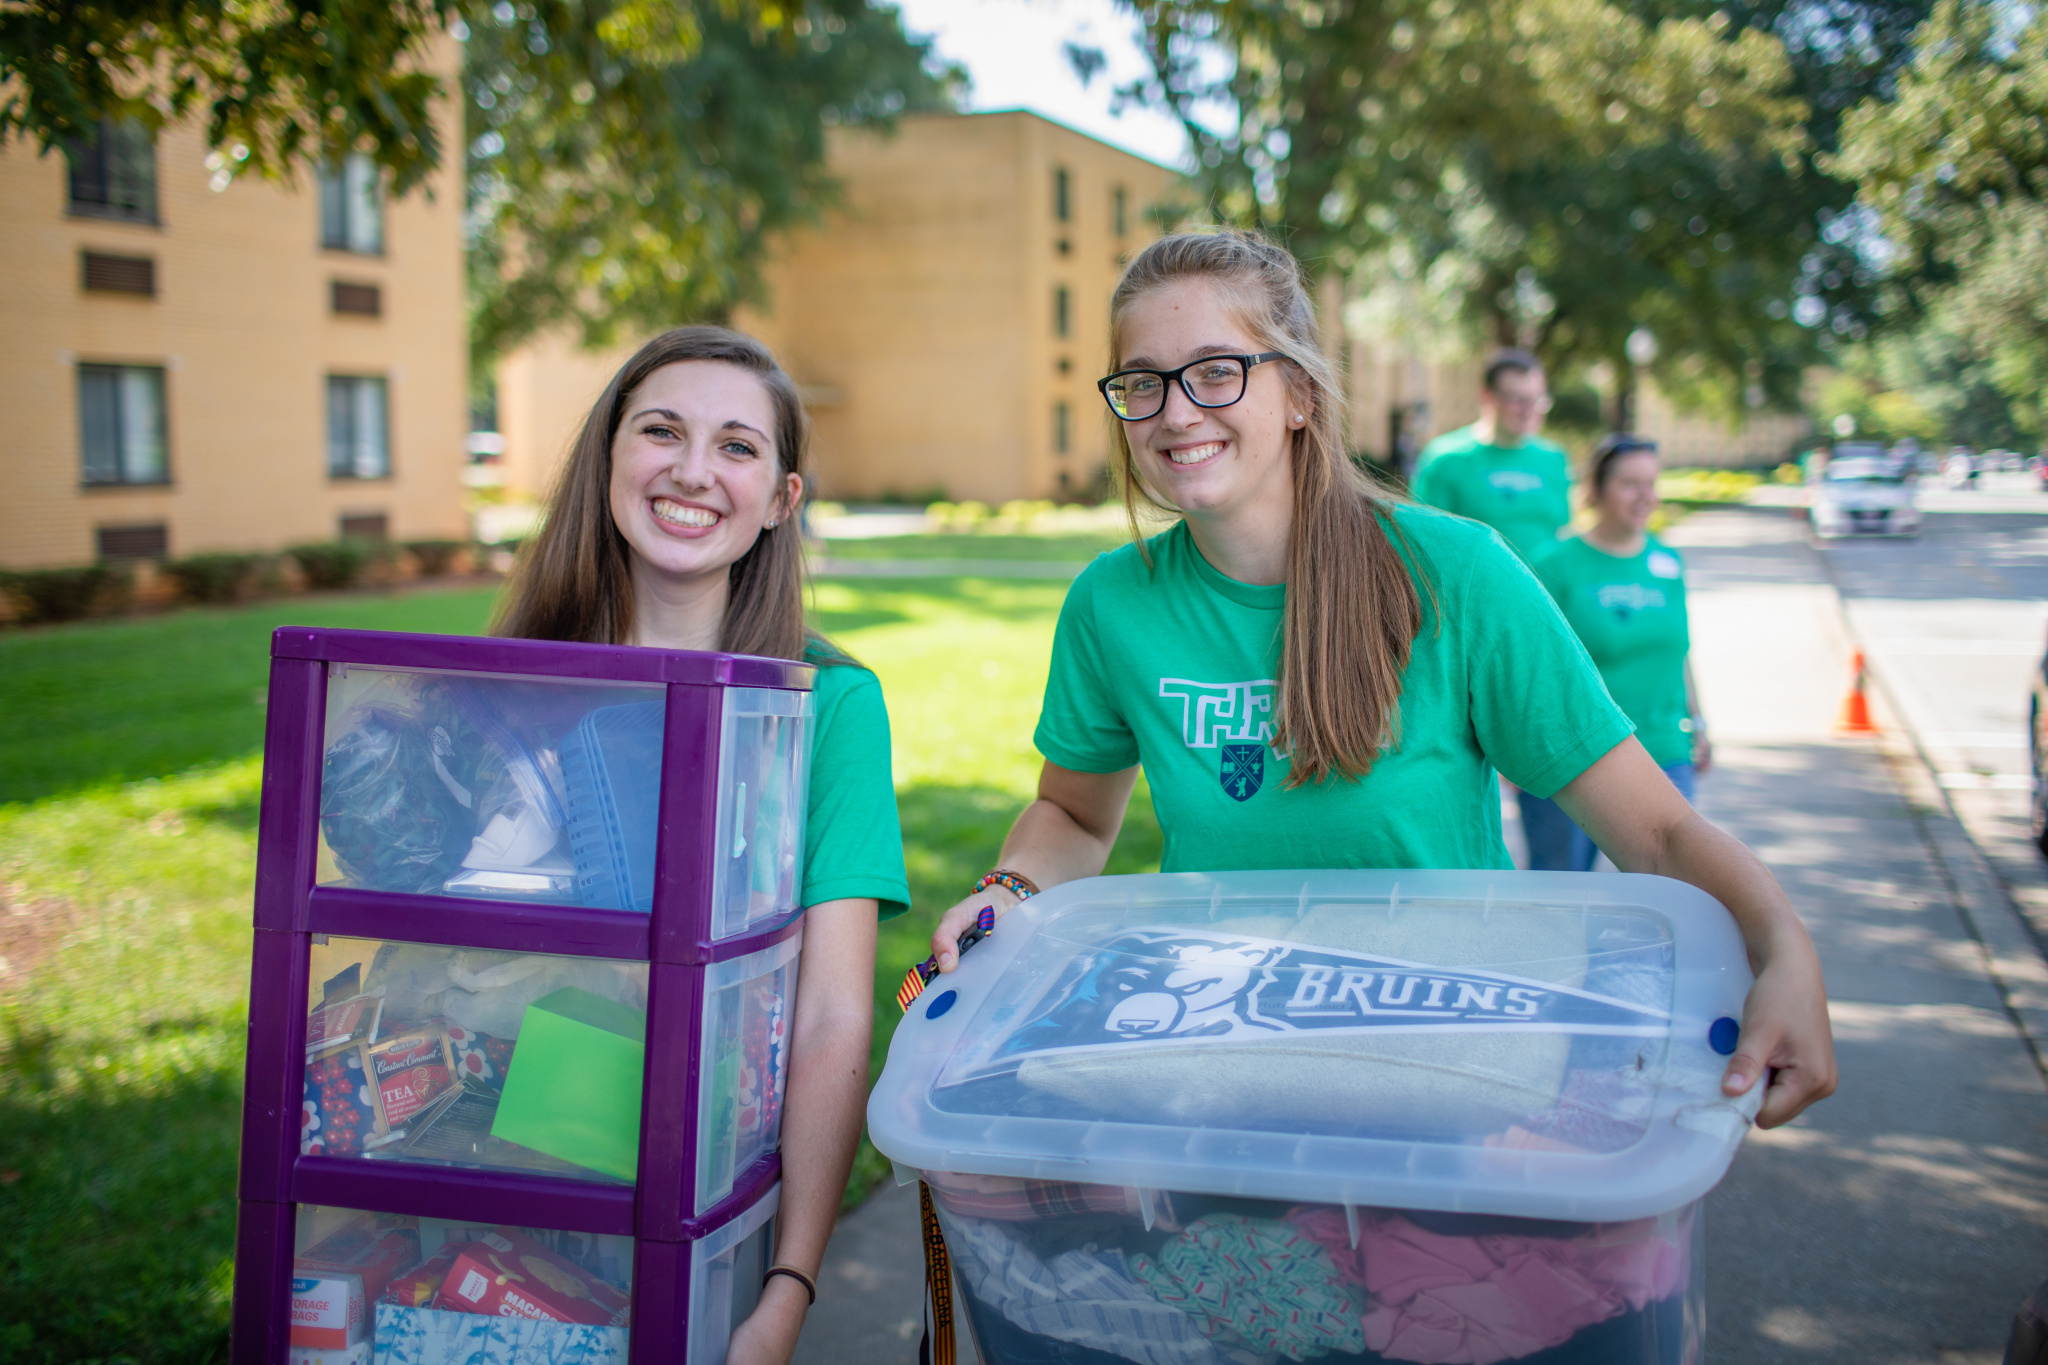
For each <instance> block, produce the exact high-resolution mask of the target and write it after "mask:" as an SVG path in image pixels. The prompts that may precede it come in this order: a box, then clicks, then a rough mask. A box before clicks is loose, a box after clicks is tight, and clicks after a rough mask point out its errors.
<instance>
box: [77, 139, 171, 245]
mask: <svg viewBox="0 0 2048 1365" xmlns="http://www.w3.org/2000/svg"><path fill="white" fill-rule="evenodd" d="M64 154H65V157H66V158H67V159H68V160H69V161H70V163H71V211H72V212H73V213H84V214H90V215H91V216H93V217H95V218H126V219H128V220H129V221H131V222H136V223H154V222H155V221H156V144H155V141H154V140H153V139H152V138H151V136H150V132H149V129H147V128H145V127H143V126H142V125H141V124H140V123H138V122H136V121H135V120H133V119H123V120H121V121H119V122H116V121H115V120H113V119H101V120H100V121H99V124H98V125H97V126H96V127H95V128H94V130H93V132H92V135H91V136H89V137H79V138H72V139H70V140H68V141H67V142H66V143H65V144H64Z"/></svg>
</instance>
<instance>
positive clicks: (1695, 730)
mask: <svg viewBox="0 0 2048 1365" xmlns="http://www.w3.org/2000/svg"><path fill="white" fill-rule="evenodd" d="M1585 489H1586V492H1585V498H1586V505H1587V507H1589V508H1591V509H1592V511H1593V512H1594V513H1595V516H1596V520H1595V521H1594V523H1593V525H1592V526H1591V527H1589V528H1588V529H1587V530H1585V531H1583V532H1581V533H1580V534H1578V535H1576V536H1569V537H1567V538H1565V539H1564V540H1562V541H1559V542H1558V544H1557V546H1556V547H1555V548H1554V549H1552V550H1550V551H1549V552H1548V553H1546V554H1543V555H1540V556H1538V557H1537V559H1536V560H1535V562H1534V566H1533V567H1534V568H1535V570H1536V576H1537V577H1538V578H1539V579H1541V580H1542V582H1543V586H1544V587H1546V588H1548V589H1549V590H1550V595H1551V596H1552V597H1553V598H1555V599H1556V600H1557V605H1558V609H1559V610H1561V611H1562V612H1563V613H1564V619H1565V620H1566V622H1568V623H1569V624H1570V626H1571V628H1572V630H1573V632H1574V633H1575V634H1577V635H1578V637H1579V643H1581V644H1583V645H1584V646H1585V647H1586V652H1587V653H1588V654H1590V655H1592V657H1593V665H1594V667H1596V668H1598V669H1599V670H1600V678H1601V680H1602V681H1603V682H1605V683H1606V684H1607V694H1608V695H1609V696H1610V697H1613V698H1614V703H1615V705H1617V706H1619V707H1620V708H1621V709H1622V713H1623V714H1624V715H1626V716H1627V717H1628V718H1629V720H1631V721H1632V722H1634V723H1635V727H1636V739H1637V740H1638V741H1639V742H1640V743H1641V744H1642V746H1643V748H1644V749H1646V750H1648V751H1649V754H1650V757H1651V759H1652V760H1654V761H1655V762H1656V764H1657V766H1658V767H1660V768H1662V769H1663V770H1664V775H1665V776H1666V777H1668V778H1670V779H1671V784H1672V785H1673V786H1674V787H1676V788H1678V790H1679V791H1680V792H1682V793H1683V794H1684V795H1685V799H1686V800H1688V801H1690V800H1692V799H1693V781H1694V778H1695V777H1696V776H1697V775H1698V774H1700V773H1703V772H1705V771H1706V770H1707V765H1708V764H1709V763H1710V762H1711V761H1712V749H1711V748H1710V746H1709V745H1708V743H1707V728H1706V721H1705V720H1704V719H1703V718H1702V717H1701V715H1700V708H1699V704H1698V696H1699V691H1698V689H1697V688H1696V687H1694V686H1693V680H1692V663H1691V661H1690V659H1689V658H1688V657H1687V654H1688V652H1689V651H1690V649H1691V647H1692V640H1691V636H1690V634H1689V633H1688V630H1687V626H1686V618H1685V563H1684V561H1683V560H1681V559H1680V558H1679V557H1678V552H1677V551H1675V550H1673V549H1671V548H1670V547H1669V546H1667V545H1665V544H1664V543H1663V542H1662V541H1660V540H1658V539H1657V538H1656V537H1655V536H1653V535H1651V534H1650V531H1649V527H1650V517H1651V516H1652V515H1653V514H1654V513H1655V512H1656V510H1657V443H1656V442H1655V441H1649V440H1645V439H1643V438H1642V437H1640V436H1631V435H1629V434H1628V433H1626V432H1615V433H1613V434H1611V435H1608V436H1605V437H1602V438H1601V441H1600V444H1599V445H1598V446H1596V447H1594V450H1593V458H1592V459H1591V460H1590V461H1588V462H1587V465H1586V479H1585ZM1519 795H1520V798H1521V807H1522V833H1523V835H1524V836H1525V837H1526V838H1527V839H1528V843H1529V866H1530V867H1532V868H1536V869H1538V870H1543V871H1554V872H1584V871H1587V870H1588V869H1590V868H1591V867H1592V866H1593V863H1594V860H1595V859H1597V858H1598V857H1599V855H1600V850H1599V849H1598V848H1596V847H1594V844H1593V840H1592V839H1591V838H1590V837H1589V836H1588V835H1587V834H1586V832H1585V831H1584V830H1582V829H1580V828H1579V827H1578V826H1577V825H1576V824H1574V823H1573V822H1572V818H1571V817H1570V816H1569V815H1566V814H1565V813H1564V810H1563V808H1562V807H1560V806H1559V805H1558V804H1557V802H1555V801H1549V800H1545V799H1544V798H1543V797H1540V796H1537V795H1535V794H1533V793H1531V792H1526V791H1525V792H1521V793H1519Z"/></svg>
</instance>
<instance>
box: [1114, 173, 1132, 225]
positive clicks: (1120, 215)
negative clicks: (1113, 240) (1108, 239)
mask: <svg viewBox="0 0 2048 1365" xmlns="http://www.w3.org/2000/svg"><path fill="white" fill-rule="evenodd" d="M1110 217H1111V218H1113V219H1114V220H1115V222H1116V235H1117V236H1119V237H1121V236H1123V235H1124V234H1126V233H1128V232H1129V231H1130V230H1131V214H1130V196H1128V195H1126V194H1125V193H1124V187H1123V186H1122V185H1118V186H1117V187H1116V193H1115V194H1114V195H1113V196H1111V201H1110Z"/></svg>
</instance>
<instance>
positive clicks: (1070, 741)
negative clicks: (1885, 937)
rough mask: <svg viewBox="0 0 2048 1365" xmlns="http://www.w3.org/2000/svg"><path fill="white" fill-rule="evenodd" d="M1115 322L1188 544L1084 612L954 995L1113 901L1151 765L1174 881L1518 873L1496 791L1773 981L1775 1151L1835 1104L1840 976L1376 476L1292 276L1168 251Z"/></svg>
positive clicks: (1747, 1069)
mask: <svg viewBox="0 0 2048 1365" xmlns="http://www.w3.org/2000/svg"><path fill="white" fill-rule="evenodd" d="M1110 316H1111V324H1110V325H1111V337H1110V341H1111V345H1110V353H1111V357H1112V360H1113V363H1114V367H1115V373H1113V374H1111V375H1110V376H1109V377H1108V378H1106V379H1104V380H1102V381H1101V388H1102V391H1103V396H1104V397H1105V398H1106V399H1107V400H1108V402H1109V406H1110V410H1111V412H1112V413H1113V414H1115V416H1116V417H1117V418H1118V419H1119V420H1118V423H1117V425H1116V427H1115V428H1114V430H1115V433H1116V436H1115V439H1116V444H1117V455H1116V461H1117V467H1118V472H1119V476H1120V479H1121V482H1122V484H1123V487H1124V489H1125V497H1126V501H1127V504H1131V503H1133V502H1134V500H1135V498H1136V497H1137V496H1139V495H1140V494H1142V495H1143V496H1144V497H1146V498H1147V499H1149V500H1151V501H1152V502H1154V503H1156V504H1158V505H1159V506H1161V507H1164V508H1166V509H1168V510H1170V511H1173V512H1176V513H1178V514H1179V516H1180V517H1181V520H1180V522H1179V523H1178V524H1176V525H1175V526H1174V527H1173V528H1172V529H1171V530H1169V531H1166V532H1164V533H1163V534H1161V535H1158V536H1154V537H1153V538H1152V539H1150V540H1149V541H1144V542H1141V543H1138V544H1134V545H1129V546H1126V547H1124V548H1123V549H1120V550H1117V551H1115V552H1114V553H1111V554H1108V555H1104V556H1102V557H1100V558H1098V559H1097V560H1096V561H1095V562H1094V563H1093V564H1091V565H1090V566H1089V567H1088V568H1087V570H1085V571H1084V572H1083V573H1082V574H1081V576H1080V578H1078V579H1077V580H1076V581H1075V584H1074V587H1073V589H1072V590H1071V592H1070V593H1069V594H1068V597H1067V601H1066V604H1065V606H1064V607H1063V608H1062V610H1061V612H1060V621H1059V627H1058V630H1057V633H1056V635H1055V639H1054V644H1053V661H1052V671H1051V675H1050V677H1049V679H1048V680H1047V683H1046V693H1045V705H1044V709H1043V711H1042V713H1041V716H1040V720H1039V725H1038V731H1037V735H1036V741H1037V745H1038V748H1039V751H1040V752H1041V753H1043V754H1044V755H1045V760H1046V761H1045V765H1044V768H1043V770H1042V772H1041V775H1040V778H1039V787H1038V799H1037V800H1036V801H1034V802H1032V803H1031V805H1029V806H1028V807H1027V808H1026V809H1025V810H1024V813H1023V814H1022V815H1020V816H1019V817H1018V819H1017V822H1016V824H1015V825H1014V826H1012V827H1011V830H1010V834H1009V837H1008V839H1007V840H1006V841H1005V843H1004V845H1003V851H1002V865H1001V867H1000V868H999V869H998V870H997V871H996V872H994V873H991V874H990V877H988V878H984V879H983V887H982V888H981V889H979V890H977V892H976V893H975V894H974V895H972V896H970V897H969V898H968V899H966V900H963V901H961V902H960V903H959V904H957V905H955V906H953V907H952V908H951V909H949V910H948V911H947V912H946V914H945V915H944V916H943V917H942V919H941V920H940V923H939V927H938V930H937V932H936V933H935V934H934V935H933V939H932V947H933V953H934V956H935V957H936V958H937V959H938V964H939V968H940V970H942V971H951V970H952V969H953V968H954V967H955V966H956V965H957V964H958V961H959V953H960V948H959V942H960V938H961V936H962V934H963V933H965V932H967V931H969V930H970V929H971V928H972V927H973V926H974V925H975V924H976V921H977V920H978V919H979V917H980V915H981V912H982V910H983V909H984V907H992V908H993V909H994V910H995V912H996V913H997V914H1001V913H1002V912H1004V911H1007V910H1008V909H1010V908H1012V907H1013V906H1015V905H1016V904H1017V903H1018V902H1019V900H1020V899H1021V898H1022V897H1023V896H1025V895H1028V894H1031V893H1032V892H1033V891H1034V890H1036V889H1037V888H1040V887H1048V886H1052V885H1055V884H1056V883H1059V882H1064V881H1069V880H1072V879H1074V878H1078V877H1091V876H1095V875H1097V874H1099V873H1100V872H1101V871H1102V869H1103V866H1104V864H1105V862H1106V861H1107V859H1108V857H1109V853H1110V849H1111V848H1112V846H1113V845H1114V844H1115V842H1116V836H1117V831H1118V829H1119V828H1120V827H1121V825H1122V823H1123V818H1124V811H1125V808H1126V806H1127V805H1128V804H1129V802H1130V797H1131V792H1132V790H1133V788H1134V787H1135V785H1136V783H1137V778H1138V771H1139V768H1140V767H1141V766H1142V767H1143V769H1144V771H1145V774H1146V776H1147V779H1148V780H1149V782H1150V784H1151V789H1152V798H1153V803H1154V806H1155V808H1156V809H1157V811H1158V815H1159V822H1160V825H1161V827H1162V828H1163V830H1164V831H1165V835H1166V849H1165V855H1164V858H1163V860H1162V866H1163V868H1164V869H1165V870H1166V871H1169V872H1173V871H1208V870H1225V869H1241V868H1262V867H1263V868H1338V867H1383V868H1384V867H1414V868H1506V867H1509V866H1510V863H1509V860H1508V856H1507V848H1506V845H1505V844H1504V843H1503V842H1502V839H1501V825H1500V797H1499V794H1498V788H1497V785H1496V779H1495V776H1494V774H1495V770H1496V769H1498V770H1499V771H1501V772H1504V773H1505V774H1506V775H1507V776H1508V777H1509V778H1510V779H1511V780H1512V781H1514V782H1515V783H1516V784H1517V785H1518V786H1522V787H1526V788H1528V789H1529V790H1531V791H1536V792H1540V793H1542V794H1544V795H1546V796H1551V795H1555V796H1556V797H1557V799H1558V801H1559V803H1560V804H1561V805H1562V806H1563V807H1564V809H1565V811H1566V812H1567V813H1568V814H1570V815H1571V816H1572V818H1573V819H1574V820H1576V821H1577V822H1578V823H1579V824H1581V825H1583V826H1584V827H1586V828H1587V829H1589V830H1591V831H1592V832H1593V833H1594V835H1595V836H1596V837H1597V838H1598V839H1599V841H1600V844H1601V846H1602V847H1604V848H1606V849H1608V850H1609V852H1610V853H1611V854H1612V855H1613V857H1614V859H1615V861H1616V862H1617V863H1618V864H1619V865H1620V866H1622V867H1624V868H1626V869H1628V870H1630V871H1635V872H1654V873H1660V874H1662V875H1665V876H1669V877H1675V878H1678V879H1679V880H1681V881H1686V882H1690V883H1692V884H1693V885H1695V886H1698V887H1699V888H1701V889H1702V890H1704V891H1706V892H1707V893H1708V894H1710V895H1712V896H1714V897H1716V898H1717V899H1718V900H1720V901H1721V903H1722V904H1724V905H1726V906H1727V907H1728V908H1729V910H1730V911H1731V912H1733V915H1734V918H1735V920H1736V922H1737V923H1738V925H1739V926H1740V928H1741V930H1742V934H1743V938H1744V941H1745V942H1746V943H1747V945H1748V948H1749V955H1750V960H1751V963H1752V965H1753V966H1754V968H1755V970H1756V978H1757V979H1756V985H1755V986H1754V987H1753V988H1752V989H1751V991H1750V994H1749V999H1748V1001H1747V1002H1746V1004H1745V1007H1744V1011H1743V1019H1742V1030H1741V1037H1740V1043H1739V1045H1738V1048H1737V1051H1736V1053H1735V1055H1734V1056H1733V1057H1732V1058H1731V1059H1730V1061H1729V1064H1728V1067H1727V1070H1726V1072H1725V1073H1724V1075H1723V1078H1722V1088H1723V1091H1724V1093H1726V1094H1728V1095H1730V1096H1735V1095H1743V1094H1747V1093H1749V1091H1750V1090H1751V1088H1752V1087H1753V1086H1756V1085H1758V1084H1765V1085H1767V1086H1768V1089H1767V1091H1766V1093H1765V1096H1764V1101H1763V1107H1762V1111H1761V1113H1760V1115H1759V1119H1758V1121H1759V1122H1760V1123H1762V1124H1763V1125H1764V1126H1765V1127H1773V1126H1776V1125H1778V1124H1781V1123H1784V1122H1786V1121H1787V1120H1788V1119H1790V1118H1792V1117H1793V1116H1794V1115H1795V1114H1797V1113H1798V1112H1799V1111H1800V1110H1802V1109H1804V1108H1805V1107H1806V1106H1807V1105H1808V1104H1811V1103H1812V1102H1813V1101H1815V1100H1817V1099H1820V1098H1821V1097H1823V1096H1825V1095H1827V1094H1828V1093H1830V1092H1831V1091H1832V1090H1833V1089H1834V1086H1835V1061H1834V1048H1833V1043H1832V1040H1831V1038H1830V1035H1829V1031H1828V1019H1827V999H1826V993H1825V990H1824V988H1823V986H1822V982H1821V970H1820V961H1819V957H1818V955H1817V954H1816V953H1815V952H1814V948H1813V942H1812V940H1811V939H1810V938H1808V937H1807V934H1806V930H1805V928H1804V927H1803V926H1802V925H1801V924H1800V922H1799V918H1798V916H1797V915H1796V914H1795V913H1794V912H1793V910H1792V907H1791V905H1790V904H1789V903H1788V902H1787V901H1786V899H1785V894H1784V892H1783V891H1782V890H1780V889H1779V887H1778V884H1777V882H1776V881H1775V880H1773V878H1772V877H1771V874H1770V873H1769V872H1767V871H1766V870H1765V869H1764V867H1763V865H1762V864H1761V863H1759V862H1758V861H1757V860H1756V858H1755V857H1754V856H1752V855H1751V854H1750V852H1749V851H1748V850H1747V849H1745V848H1744V847H1743V846H1742V845H1741V844H1740V843H1738V842H1736V841H1735V840H1734V839H1731V838H1729V837H1728V835H1726V834H1724V833H1722V832H1721V831H1720V830H1718V829H1716V828H1714V827H1713V826H1712V825H1710V824H1708V823H1707V822H1706V821H1705V820H1703V819H1701V818H1700V817H1699V816H1698V815H1697V814H1696V813H1695V812H1694V811H1693V809H1692V807H1691V806H1690V805H1689V804H1687V802H1686V800H1685V798H1684V797H1682V796H1680V795H1679V793H1678V792H1677V790H1676V789H1675V788H1673V787H1672V785H1671V783H1670V781H1669V780H1668V779H1667V778H1666V777H1665V776H1664V774H1663V773H1662V772H1661V771H1659V769H1658V767H1657V764H1656V763H1655V762H1654V761H1653V760H1652V759H1651V758H1650V756H1649V755H1648V754H1647V753H1645V752H1644V750H1643V747H1642V746H1641V745H1640V744H1638V743H1637V742H1636V741H1635V739H1634V738H1633V737H1632V735H1631V734H1630V731H1631V728H1632V727H1631V726H1630V724H1629V721H1628V719H1627V717H1626V716H1624V715H1623V714H1622V713H1621V711H1620V710H1619V709H1618V708H1617V707H1616V706H1615V705H1614V703H1613V702H1611V701H1610V700H1609V699H1608V697H1607V690H1606V688H1605V687H1604V686H1603V685H1602V684H1601V682H1600V677H1599V675H1598V674H1597V673H1596V672H1595V671H1594V670H1593V666H1592V663H1591V661H1589V660H1588V659H1587V657H1586V654H1585V651H1584V650H1583V649H1582V648H1580V646H1579V643H1578V641H1577V640H1575V639H1574V638H1573V637H1572V634H1571V631H1570V629H1569V628H1568V627H1567V626H1566V625H1565V623H1564V621H1563V619H1562V618H1561V617H1560V616H1559V615H1558V613H1557V609H1556V607H1555V606H1554V605H1553V604H1552V602H1551V601H1550V598H1549V596H1548V595H1547V594H1546V593H1545V592H1544V591H1543V588H1542V586H1541V585H1540V584H1539V583H1538V582H1537V581H1536V579H1535V577H1534V576H1533V575H1532V574H1531V573H1530V572H1529V571H1528V569H1526V568H1525V567H1523V565H1522V563H1521V561H1520V560H1519V559H1518V558H1516V556H1515V555H1514V553H1513V552H1512V551H1510V550H1509V549H1508V548H1507V546H1506V545H1504V544H1503V543H1502V542H1501V540H1500V538H1499V537H1498V536H1497V535H1495V534H1494V533H1493V532H1492V531H1490V530H1488V529H1487V528H1486V527H1484V526H1480V525H1478V524H1477V523H1474V522H1471V521H1467V520H1464V519H1463V518H1459V517H1454V516H1450V515H1447V514H1445V513H1442V512H1438V511H1435V510H1433V509H1429V508H1423V507H1416V506H1410V505H1405V504H1396V503H1394V502H1393V501H1391V500H1389V499H1388V498H1386V497H1385V496H1383V495H1382V494H1380V493H1379V492H1377V491H1376V490H1375V489H1374V488H1373V487H1372V485H1370V484H1369V483H1368V482H1367V481H1366V479H1365V477H1364V475H1362V474H1361V473H1360V472H1359V471H1358V470H1357V468H1356V467H1355V466H1354V465H1353V464H1352V462H1351V460H1350V459H1349V458H1348V456H1347V453H1346V451H1345V448H1344V444H1343V426H1342V422H1341V420H1340V417H1339V413H1338V405H1339V404H1340V403H1341V401H1342V400H1341V396H1340V395H1341V392H1342V391H1341V389H1340V387H1339V386H1338V383H1337V381H1336V377H1335V374H1334V371H1333V369H1332V367H1331V365H1330V363H1329V361H1328V359H1327V358H1326V357H1325V356H1324V354H1323V351H1322V348H1321V344H1320V342H1319V340H1318V337H1319V335H1320V334H1319V331H1318V327H1317V322H1316V317H1315V311H1314V308H1313V307H1312V305H1311V304H1310V302H1309V297H1308V293H1307V291H1306V289H1305V288H1304V286H1303V283H1302V279H1301V270H1300V266H1299V265H1298V264H1297V263H1296V262H1295V260H1294V258H1293V257H1292V256H1290V255H1288V254H1287V253H1286V252H1285V251H1284V250H1282V249H1280V248H1279V247H1276V246H1274V245H1272V244H1271V243H1269V242H1267V241H1265V240H1264V239H1263V238H1260V237H1257V236H1254V235H1249V234H1243V233H1236V232H1216V233H1181V234H1176V235H1173V236H1168V237H1164V238H1161V239H1160V240H1158V241H1156V242H1154V243H1152V244H1151V245H1150V246H1148V247H1146V248H1145V250H1144V251H1142V252H1140V253H1139V254H1138V256H1137V258H1136V259H1134V260H1133V261H1132V262H1131V264H1130V265H1129V267H1128V268H1126V270H1125V271H1124V275H1123V278H1122V279H1121V281H1120V282H1119V283H1118V285H1117V289H1116V293H1115V295H1114V296H1113V298H1112V300H1111V305H1110ZM997 932H998V933H1000V932H1001V929H1000V925H998V927H997Z"/></svg>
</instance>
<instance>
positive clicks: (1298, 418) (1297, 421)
mask: <svg viewBox="0 0 2048 1365" xmlns="http://www.w3.org/2000/svg"><path fill="white" fill-rule="evenodd" d="M1294 425H1296V426H1300V425H1301V414H1300V413H1298V412H1297V413H1295V414H1294Z"/></svg>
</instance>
